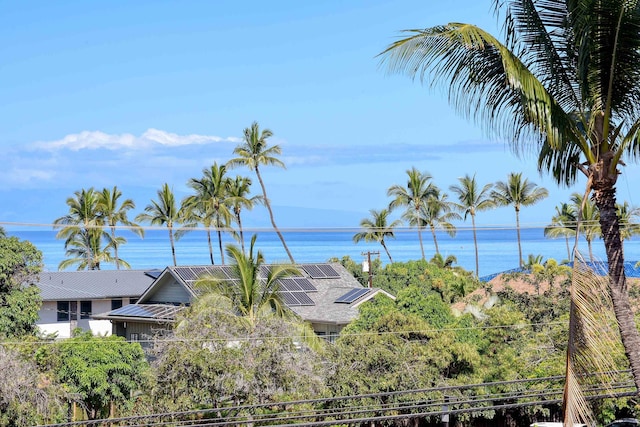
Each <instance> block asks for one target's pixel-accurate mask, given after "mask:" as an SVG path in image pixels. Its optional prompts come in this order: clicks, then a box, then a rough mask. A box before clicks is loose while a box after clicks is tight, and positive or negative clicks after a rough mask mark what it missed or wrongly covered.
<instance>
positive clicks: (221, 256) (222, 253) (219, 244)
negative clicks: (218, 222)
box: [216, 227, 224, 265]
mask: <svg viewBox="0 0 640 427" xmlns="http://www.w3.org/2000/svg"><path fill="white" fill-rule="evenodd" d="M216 228H217V231H218V247H219V248H220V260H221V263H222V265H224V251H223V250H222V232H221V231H220V227H216Z"/></svg>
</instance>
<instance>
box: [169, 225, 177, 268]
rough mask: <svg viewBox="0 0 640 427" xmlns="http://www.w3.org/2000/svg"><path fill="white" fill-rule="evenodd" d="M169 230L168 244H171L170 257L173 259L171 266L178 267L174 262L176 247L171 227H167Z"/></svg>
mask: <svg viewBox="0 0 640 427" xmlns="http://www.w3.org/2000/svg"><path fill="white" fill-rule="evenodd" d="M167 229H168V230H169V243H170V244H171V256H172V257H173V265H178V262H177V261H176V245H175V244H174V242H173V227H171V226H167Z"/></svg>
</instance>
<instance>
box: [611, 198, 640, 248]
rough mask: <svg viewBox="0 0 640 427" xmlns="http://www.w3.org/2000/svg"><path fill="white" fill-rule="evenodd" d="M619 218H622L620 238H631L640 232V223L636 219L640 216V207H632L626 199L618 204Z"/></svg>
mask: <svg viewBox="0 0 640 427" xmlns="http://www.w3.org/2000/svg"><path fill="white" fill-rule="evenodd" d="M616 210H617V212H618V218H620V238H621V239H622V240H626V239H630V238H631V236H633V235H635V234H640V224H638V223H637V222H636V219H637V218H638V217H640V208H636V207H632V206H630V205H629V202H627V201H626V200H625V201H624V203H618V204H616Z"/></svg>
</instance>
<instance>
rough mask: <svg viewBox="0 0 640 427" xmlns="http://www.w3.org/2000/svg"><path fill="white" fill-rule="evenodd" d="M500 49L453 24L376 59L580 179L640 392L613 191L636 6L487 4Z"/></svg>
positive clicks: (628, 146)
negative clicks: (593, 212) (498, 22)
mask: <svg viewBox="0 0 640 427" xmlns="http://www.w3.org/2000/svg"><path fill="white" fill-rule="evenodd" d="M493 8H494V9H495V11H496V13H497V14H498V15H499V16H500V17H503V18H504V20H505V25H503V26H502V28H503V31H504V39H503V40H504V41H500V40H499V39H498V38H496V37H494V36H493V35H491V34H490V33H488V32H487V31H484V30H482V29H481V28H478V27H476V26H474V25H469V24H464V23H450V24H447V25H441V26H437V27H433V28H427V29H424V30H408V31H407V33H408V36H407V37H405V38H402V39H401V40H398V41H396V42H395V43H393V44H391V45H390V46H389V47H388V48H387V49H386V50H385V51H383V52H382V53H381V55H382V57H383V62H386V63H387V64H388V66H389V69H390V70H391V71H394V72H398V71H399V72H404V73H407V74H408V75H409V76H411V77H416V76H419V77H420V78H427V77H428V78H429V82H430V84H432V85H437V84H443V85H444V86H446V87H447V88H448V89H449V99H450V101H451V102H452V104H453V106H454V107H456V108H457V109H458V110H459V111H460V112H461V113H462V114H463V115H465V116H467V117H471V118H474V119H476V120H477V121H479V122H482V123H483V125H484V126H485V127H486V128H487V129H489V130H492V131H494V132H495V133H496V134H497V135H498V136H501V137H503V138H504V140H506V141H509V143H510V144H511V145H512V147H513V148H514V149H515V151H516V152H521V151H523V148H524V147H525V146H527V147H531V146H532V145H533V146H535V147H537V151H538V152H539V157H538V167H539V169H540V170H541V171H543V170H547V171H550V172H551V173H552V174H553V176H554V178H555V179H556V181H557V182H558V183H563V184H567V185H569V184H572V183H574V182H575V180H576V176H577V174H578V172H581V173H583V174H584V175H585V176H586V178H587V190H588V193H590V192H593V200H594V202H595V204H596V206H597V208H598V210H599V212H600V224H601V227H602V232H603V240H604V245H605V250H606V254H607V261H608V268H609V280H610V286H609V293H610V296H611V298H612V300H613V306H614V312H615V314H616V319H617V321H618V326H619V329H620V335H621V336H622V341H623V344H624V348H625V353H626V355H627V357H628V359H629V362H630V365H631V371H632V373H633V377H634V382H635V385H636V388H637V389H638V390H640V333H639V332H638V330H637V328H636V324H635V321H634V313H633V310H632V309H631V304H630V302H629V295H628V291H627V285H626V276H625V273H624V254H623V247H622V238H621V236H620V225H619V219H618V216H617V214H616V189H615V185H616V182H617V179H618V176H619V175H620V170H619V166H620V165H622V164H624V157H625V155H626V156H627V157H629V158H636V157H637V153H638V149H639V148H640V138H639V132H640V103H639V102H638V100H639V99H640V85H639V84H638V82H639V80H640V49H638V46H639V45H640V32H639V31H638V28H639V27H640V7H638V1H637V0H630V1H622V0H611V1H599V2H593V1H588V0H575V1H571V2H569V1H566V0H565V1H563V0H549V1H544V2H533V1H530V0H506V1H498V0H494V1H493Z"/></svg>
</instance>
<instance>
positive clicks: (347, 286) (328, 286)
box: [94, 263, 382, 325]
mask: <svg viewBox="0 0 640 427" xmlns="http://www.w3.org/2000/svg"><path fill="white" fill-rule="evenodd" d="M315 265H318V264H315ZM330 265H331V267H333V269H334V270H335V271H336V272H337V273H338V274H339V277H331V278H313V277H311V276H310V275H308V274H307V273H306V272H305V270H304V269H302V268H301V269H300V270H301V274H302V275H303V276H304V277H306V278H307V279H308V280H309V281H310V282H311V283H312V284H313V286H314V287H315V288H316V291H309V292H306V295H308V296H309V298H311V300H312V301H313V305H303V306H290V308H291V310H293V311H294V312H295V313H297V314H298V315H300V316H301V317H302V318H303V319H305V320H307V321H310V322H315V323H329V324H338V325H346V324H348V323H349V322H351V321H352V320H354V319H355V318H356V317H358V305H359V304H360V303H361V302H362V301H364V300H366V299H368V298H371V297H372V296H373V295H375V294H376V293H378V292H382V291H381V290H380V289H371V292H368V293H367V294H366V295H363V296H362V297H361V298H358V299H356V300H354V301H353V302H351V303H336V300H337V299H338V298H340V297H341V296H343V295H345V294H346V293H347V292H349V291H351V290H353V289H364V288H363V287H362V285H361V284H360V282H358V280H357V279H356V278H355V277H353V276H352V275H351V274H350V273H349V272H348V271H347V269H346V268H344V267H343V266H342V265H341V264H339V263H330ZM216 268H221V267H219V266H206V269H216ZM197 269H205V266H180V267H173V266H169V267H167V268H166V269H165V271H164V272H163V274H162V275H161V277H165V276H166V275H167V274H171V276H173V278H174V279H175V280H177V281H178V282H180V283H182V284H183V285H184V286H186V287H187V288H188V289H190V290H192V291H193V288H192V285H193V280H192V279H194V278H195V276H194V277H191V276H193V274H191V273H192V272H191V270H197ZM179 272H181V273H182V275H183V276H185V278H186V277H188V280H185V279H184V278H182V277H181V276H180V274H179ZM159 283H160V281H158V282H156V285H158V284H159ZM164 283H166V282H164ZM148 291H149V292H152V290H151V289H149V290H148ZM193 294H197V292H193ZM143 299H144V298H143ZM166 302H167V303H169V304H171V303H175V301H166ZM138 305H141V306H144V305H145V304H144V302H143V301H140V302H139V303H138ZM112 314H113V312H110V313H104V314H101V315H99V316H94V317H99V318H110V319H116V316H112Z"/></svg>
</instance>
